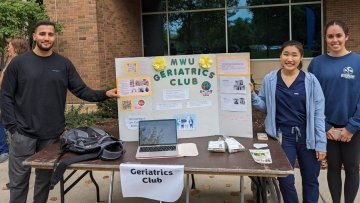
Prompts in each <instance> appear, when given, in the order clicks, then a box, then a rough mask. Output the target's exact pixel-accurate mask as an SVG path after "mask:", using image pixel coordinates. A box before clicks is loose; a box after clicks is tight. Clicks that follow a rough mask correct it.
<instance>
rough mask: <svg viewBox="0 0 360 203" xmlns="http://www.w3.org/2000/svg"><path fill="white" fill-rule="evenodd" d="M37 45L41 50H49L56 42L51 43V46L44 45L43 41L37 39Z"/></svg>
mask: <svg viewBox="0 0 360 203" xmlns="http://www.w3.org/2000/svg"><path fill="white" fill-rule="evenodd" d="M36 46H37V47H38V48H39V49H40V50H41V51H49V50H50V49H51V48H52V47H53V46H54V43H52V44H51V46H49V47H43V46H42V44H41V43H39V42H37V41H36Z"/></svg>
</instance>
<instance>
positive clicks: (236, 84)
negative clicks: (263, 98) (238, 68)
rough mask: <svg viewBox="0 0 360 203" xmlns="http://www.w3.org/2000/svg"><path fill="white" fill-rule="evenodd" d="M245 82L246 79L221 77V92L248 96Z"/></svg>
mask: <svg viewBox="0 0 360 203" xmlns="http://www.w3.org/2000/svg"><path fill="white" fill-rule="evenodd" d="M245 82H246V80H245V77H220V92H221V93H235V94H236V93H241V94H246V84H245Z"/></svg>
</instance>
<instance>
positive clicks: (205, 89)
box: [200, 81, 213, 96]
mask: <svg viewBox="0 0 360 203" xmlns="http://www.w3.org/2000/svg"><path fill="white" fill-rule="evenodd" d="M212 92H213V90H212V89H211V83H210V82H209V81H204V82H203V83H202V84H201V90H200V93H201V94H202V95H203V96H209V95H210V94H211V93H212Z"/></svg>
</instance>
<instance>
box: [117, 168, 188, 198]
mask: <svg viewBox="0 0 360 203" xmlns="http://www.w3.org/2000/svg"><path fill="white" fill-rule="evenodd" d="M119 168H120V181H121V189H122V194H123V197H144V198H149V199H154V200H158V201H165V202H175V201H176V200H177V199H179V197H180V196H181V193H182V190H183V188H184V166H183V165H149V164H120V166H119Z"/></svg>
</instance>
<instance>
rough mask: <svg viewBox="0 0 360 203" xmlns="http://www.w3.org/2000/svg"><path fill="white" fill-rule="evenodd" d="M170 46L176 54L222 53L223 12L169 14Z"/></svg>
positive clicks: (223, 38) (223, 46)
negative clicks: (174, 49)
mask: <svg viewBox="0 0 360 203" xmlns="http://www.w3.org/2000/svg"><path fill="white" fill-rule="evenodd" d="M169 19H170V22H169V24H170V28H169V30H170V45H171V46H172V47H175V48H176V51H177V54H201V53H224V52H226V43H225V16H224V12H223V11H211V12H210V11H209V12H194V13H191V12H186V13H176V14H170V15H169Z"/></svg>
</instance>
